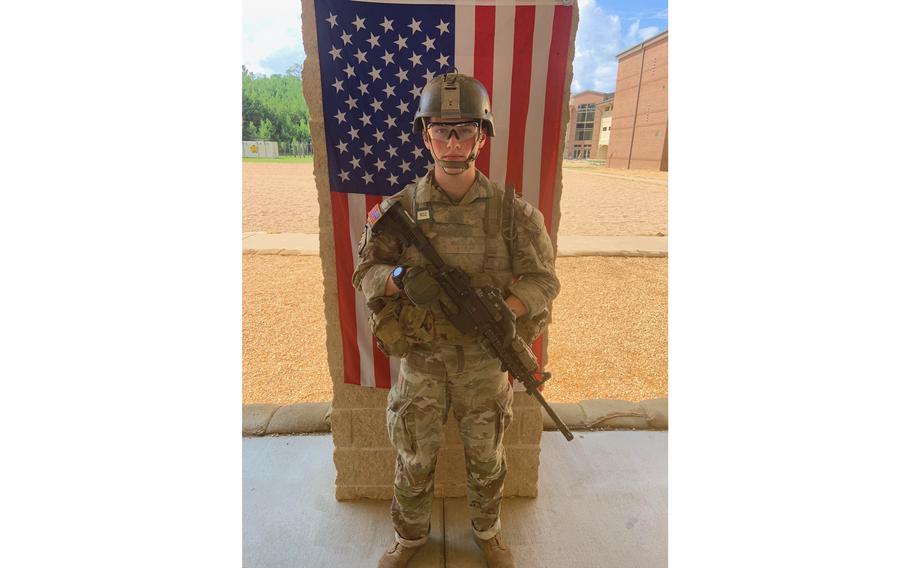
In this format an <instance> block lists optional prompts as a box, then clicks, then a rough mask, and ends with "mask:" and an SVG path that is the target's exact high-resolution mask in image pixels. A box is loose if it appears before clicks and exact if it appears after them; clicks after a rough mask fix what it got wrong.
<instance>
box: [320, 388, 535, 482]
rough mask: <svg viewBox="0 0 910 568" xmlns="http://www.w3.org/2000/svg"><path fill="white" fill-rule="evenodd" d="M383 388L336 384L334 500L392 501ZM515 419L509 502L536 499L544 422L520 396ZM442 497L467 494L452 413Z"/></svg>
mask: <svg viewBox="0 0 910 568" xmlns="http://www.w3.org/2000/svg"><path fill="white" fill-rule="evenodd" d="M387 396H388V391H387V390H384V389H368V388H361V387H356V386H352V385H345V384H340V385H339V384H337V383H336V385H335V400H334V401H333V403H332V438H333V440H334V442H335V454H334V461H335V469H336V472H337V474H336V477H335V498H336V499H338V500H346V499H359V498H367V499H391V498H392V480H393V477H394V473H395V449H394V448H392V445H391V444H390V443H389V438H388V432H387V430H386V425H385V409H386V397H387ZM512 408H513V412H514V418H513V420H512V424H511V425H510V426H509V429H508V430H506V434H505V439H504V443H505V447H506V459H507V460H508V464H509V473H508V476H507V477H506V486H505V495H506V496H507V497H514V496H521V497H536V496H537V470H538V467H539V465H540V437H541V432H542V431H543V419H542V417H541V413H540V407H539V406H538V404H537V402H536V401H534V400H533V399H532V398H531V397H530V396H528V395H526V394H524V393H523V392H516V393H515V399H514V403H513V405H512ZM435 494H436V496H437V497H463V496H464V495H465V463H464V447H463V446H462V444H461V439H460V437H459V436H458V427H457V424H456V421H455V417H454V416H453V415H452V413H451V411H450V412H449V416H448V419H447V420H446V426H445V436H444V438H443V446H442V448H441V449H440V451H439V460H438V461H437V464H436V489H435Z"/></svg>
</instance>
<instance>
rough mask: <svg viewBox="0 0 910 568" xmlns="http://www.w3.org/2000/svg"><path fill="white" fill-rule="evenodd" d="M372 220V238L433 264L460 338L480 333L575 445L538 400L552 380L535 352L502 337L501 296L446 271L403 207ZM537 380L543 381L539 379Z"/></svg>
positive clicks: (382, 209) (385, 208) (373, 214)
mask: <svg viewBox="0 0 910 568" xmlns="http://www.w3.org/2000/svg"><path fill="white" fill-rule="evenodd" d="M368 220H369V223H370V226H371V230H372V231H373V234H378V233H380V232H382V231H386V230H388V231H392V232H394V233H396V234H398V235H399V236H400V237H401V238H403V239H404V240H405V241H406V243H407V244H410V245H414V246H415V247H417V249H418V250H419V251H420V252H421V253H423V255H424V256H425V257H426V258H427V260H429V261H430V265H429V266H427V267H426V270H427V272H428V273H429V274H430V275H431V276H432V277H433V278H434V279H435V280H436V281H437V282H438V283H439V286H440V287H441V288H442V290H443V292H445V293H446V294H448V296H449V298H451V300H452V302H453V304H454V305H455V306H457V309H454V310H453V309H450V308H449V307H447V306H446V304H445V303H442V304H441V306H442V310H443V313H445V315H446V317H447V318H448V319H449V321H451V322H452V325H454V326H455V327H456V328H457V329H458V330H459V331H460V332H462V333H471V332H477V333H478V335H480V336H481V338H483V339H482V341H483V340H485V341H486V342H487V343H488V345H490V346H492V348H493V350H494V351H495V353H496V356H497V357H498V358H499V361H500V363H502V370H503V371H508V372H509V373H511V374H512V376H513V377H515V378H516V379H518V380H519V381H520V382H521V384H523V385H524V387H525V392H527V393H528V394H529V395H531V396H533V397H534V398H535V399H536V400H537V402H539V403H540V405H541V406H542V407H543V409H544V410H546V412H547V414H548V415H549V416H550V418H551V419H552V420H553V423H554V424H556V427H557V428H558V429H559V431H560V432H562V435H563V436H565V438H566V440H569V441H571V440H572V439H573V438H574V436H573V435H572V432H570V431H569V429H568V427H566V425H565V423H564V422H563V421H562V420H560V418H559V416H557V414H556V412H555V411H554V410H553V408H552V407H550V405H549V404H547V401H546V400H544V398H543V395H541V394H540V387H541V385H543V384H544V383H545V382H546V381H547V379H549V378H550V373H548V372H546V371H541V372H537V359H536V358H535V357H534V352H533V351H531V348H530V347H529V346H528V344H527V343H525V341H524V340H523V339H522V338H521V337H519V336H517V335H515V336H514V337H513V338H512V339H511V341H506V340H505V338H504V337H503V336H504V334H503V332H502V324H501V322H502V319H503V318H504V317H509V316H508V315H506V312H505V311H504V310H509V309H510V308H509V306H508V305H507V304H506V303H505V300H503V298H502V292H501V291H500V290H499V289H498V288H495V287H493V286H485V287H483V288H477V289H475V288H472V287H471V284H470V278H469V277H468V275H467V273H465V272H464V271H463V270H461V269H460V268H456V267H453V266H448V265H447V264H446V263H445V262H444V261H443V260H442V257H440V256H439V253H438V252H437V251H436V249H435V248H434V247H433V244H432V243H431V242H430V240H429V239H428V238H427V237H426V235H424V234H423V231H421V230H420V228H419V227H418V226H417V223H415V222H414V219H412V218H411V216H410V215H409V214H408V212H407V211H405V210H404V208H403V207H402V206H401V202H399V201H395V202H392V203H390V202H389V201H388V200H387V201H383V202H382V203H380V204H379V205H377V206H376V207H375V208H374V209H373V210H372V211H370V214H369V219H368ZM536 376H540V379H538V378H536Z"/></svg>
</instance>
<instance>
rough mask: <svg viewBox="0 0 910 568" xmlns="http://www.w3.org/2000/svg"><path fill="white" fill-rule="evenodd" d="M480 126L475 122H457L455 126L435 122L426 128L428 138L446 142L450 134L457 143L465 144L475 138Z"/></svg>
mask: <svg viewBox="0 0 910 568" xmlns="http://www.w3.org/2000/svg"><path fill="white" fill-rule="evenodd" d="M479 129H480V126H479V125H478V124H477V123H476V122H459V123H457V124H450V123H443V122H435V123H432V124H430V125H428V126H427V132H429V133H430V138H431V139H433V140H437V141H439V142H448V140H449V138H451V136H452V133H453V132H454V133H455V138H457V139H458V141H459V142H466V141H468V140H471V139H473V138H474V137H475V136H477V131H478V130H479Z"/></svg>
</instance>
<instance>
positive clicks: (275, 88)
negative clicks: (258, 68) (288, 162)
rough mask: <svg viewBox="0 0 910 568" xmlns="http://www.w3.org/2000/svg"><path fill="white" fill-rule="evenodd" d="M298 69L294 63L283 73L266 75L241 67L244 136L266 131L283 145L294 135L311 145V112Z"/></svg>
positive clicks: (253, 135) (258, 134) (257, 135)
mask: <svg viewBox="0 0 910 568" xmlns="http://www.w3.org/2000/svg"><path fill="white" fill-rule="evenodd" d="M300 71H301V66H300V65H299V64H297V65H294V66H292V67H291V68H289V69H288V70H287V72H286V74H285V75H271V76H265V75H258V74H256V73H251V72H250V71H249V69H247V68H246V67H245V66H243V67H242V73H243V89H242V91H243V95H242V119H241V120H242V135H243V137H244V139H247V140H248V139H250V137H261V136H262V135H263V133H266V132H267V133H269V134H270V138H271V139H272V140H275V141H277V142H281V143H283V144H285V145H287V144H289V143H290V142H291V141H293V140H294V139H295V138H296V139H297V140H298V141H300V142H302V143H303V144H304V145H305V146H307V147H309V146H310V145H311V142H312V136H311V134H310V127H309V122H310V113H309V109H308V108H307V105H306V101H305V100H304V98H303V91H302V90H301V83H300ZM266 121H268V122H267V123H266ZM266 124H267V125H266Z"/></svg>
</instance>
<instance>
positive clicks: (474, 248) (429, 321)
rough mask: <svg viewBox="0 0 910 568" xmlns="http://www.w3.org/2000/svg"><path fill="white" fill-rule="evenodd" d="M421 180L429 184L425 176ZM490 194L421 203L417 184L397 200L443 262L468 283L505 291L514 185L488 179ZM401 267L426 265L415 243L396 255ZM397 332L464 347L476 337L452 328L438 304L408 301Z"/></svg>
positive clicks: (509, 267)
mask: <svg viewBox="0 0 910 568" xmlns="http://www.w3.org/2000/svg"><path fill="white" fill-rule="evenodd" d="M425 183H430V181H429V180H426V181H425ZM490 187H492V190H493V195H492V196H490V197H479V198H477V199H475V200H474V201H473V202H471V203H469V204H454V203H451V202H441V201H420V196H419V195H418V192H417V184H411V185H409V186H407V187H406V188H405V189H404V190H403V191H402V193H401V204H402V206H403V207H404V208H405V210H406V211H408V213H410V215H411V218H412V219H414V220H415V221H416V222H417V225H418V226H419V227H420V229H421V230H422V231H423V233H424V234H425V235H426V236H427V238H428V239H429V240H430V242H431V243H432V244H433V246H434V247H435V248H436V250H437V252H439V256H441V257H442V259H443V261H444V262H445V263H446V264H448V265H450V266H454V267H457V268H460V269H462V270H464V271H465V272H466V273H467V274H468V276H469V277H470V280H471V286H473V287H475V288H479V287H482V286H496V287H497V288H499V289H500V290H503V291H504V290H506V288H507V287H508V286H509V284H511V283H512V281H513V278H514V276H513V273H512V257H511V254H510V251H511V249H512V243H514V238H515V227H514V219H513V218H512V201H513V199H514V195H515V194H514V188H513V187H511V186H510V187H508V188H507V189H506V190H505V191H504V190H502V189H500V188H499V186H498V185H497V184H495V183H493V182H490ZM398 263H399V264H401V265H404V266H426V265H427V264H429V261H428V260H427V259H426V258H425V257H424V256H423V254H422V253H421V252H420V251H419V250H417V248H416V247H414V246H409V247H407V248H406V249H405V250H404V252H403V253H402V255H401V256H400V257H399V259H398ZM399 321H400V323H401V327H402V333H404V335H405V336H407V337H409V338H410V339H412V340H415V341H418V342H439V343H445V344H451V345H466V344H469V343H473V342H476V341H477V338H476V337H475V335H474V334H471V335H465V334H463V333H461V332H460V331H458V329H456V328H455V326H453V325H452V324H451V323H450V322H449V321H448V319H447V318H446V317H445V315H444V314H443V313H442V311H441V310H440V308H439V306H438V305H434V306H433V307H432V308H431V309H430V310H429V311H428V310H426V309H422V308H418V307H416V306H413V305H409V306H405V307H404V308H403V309H402V313H401V317H400V319H399Z"/></svg>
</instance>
